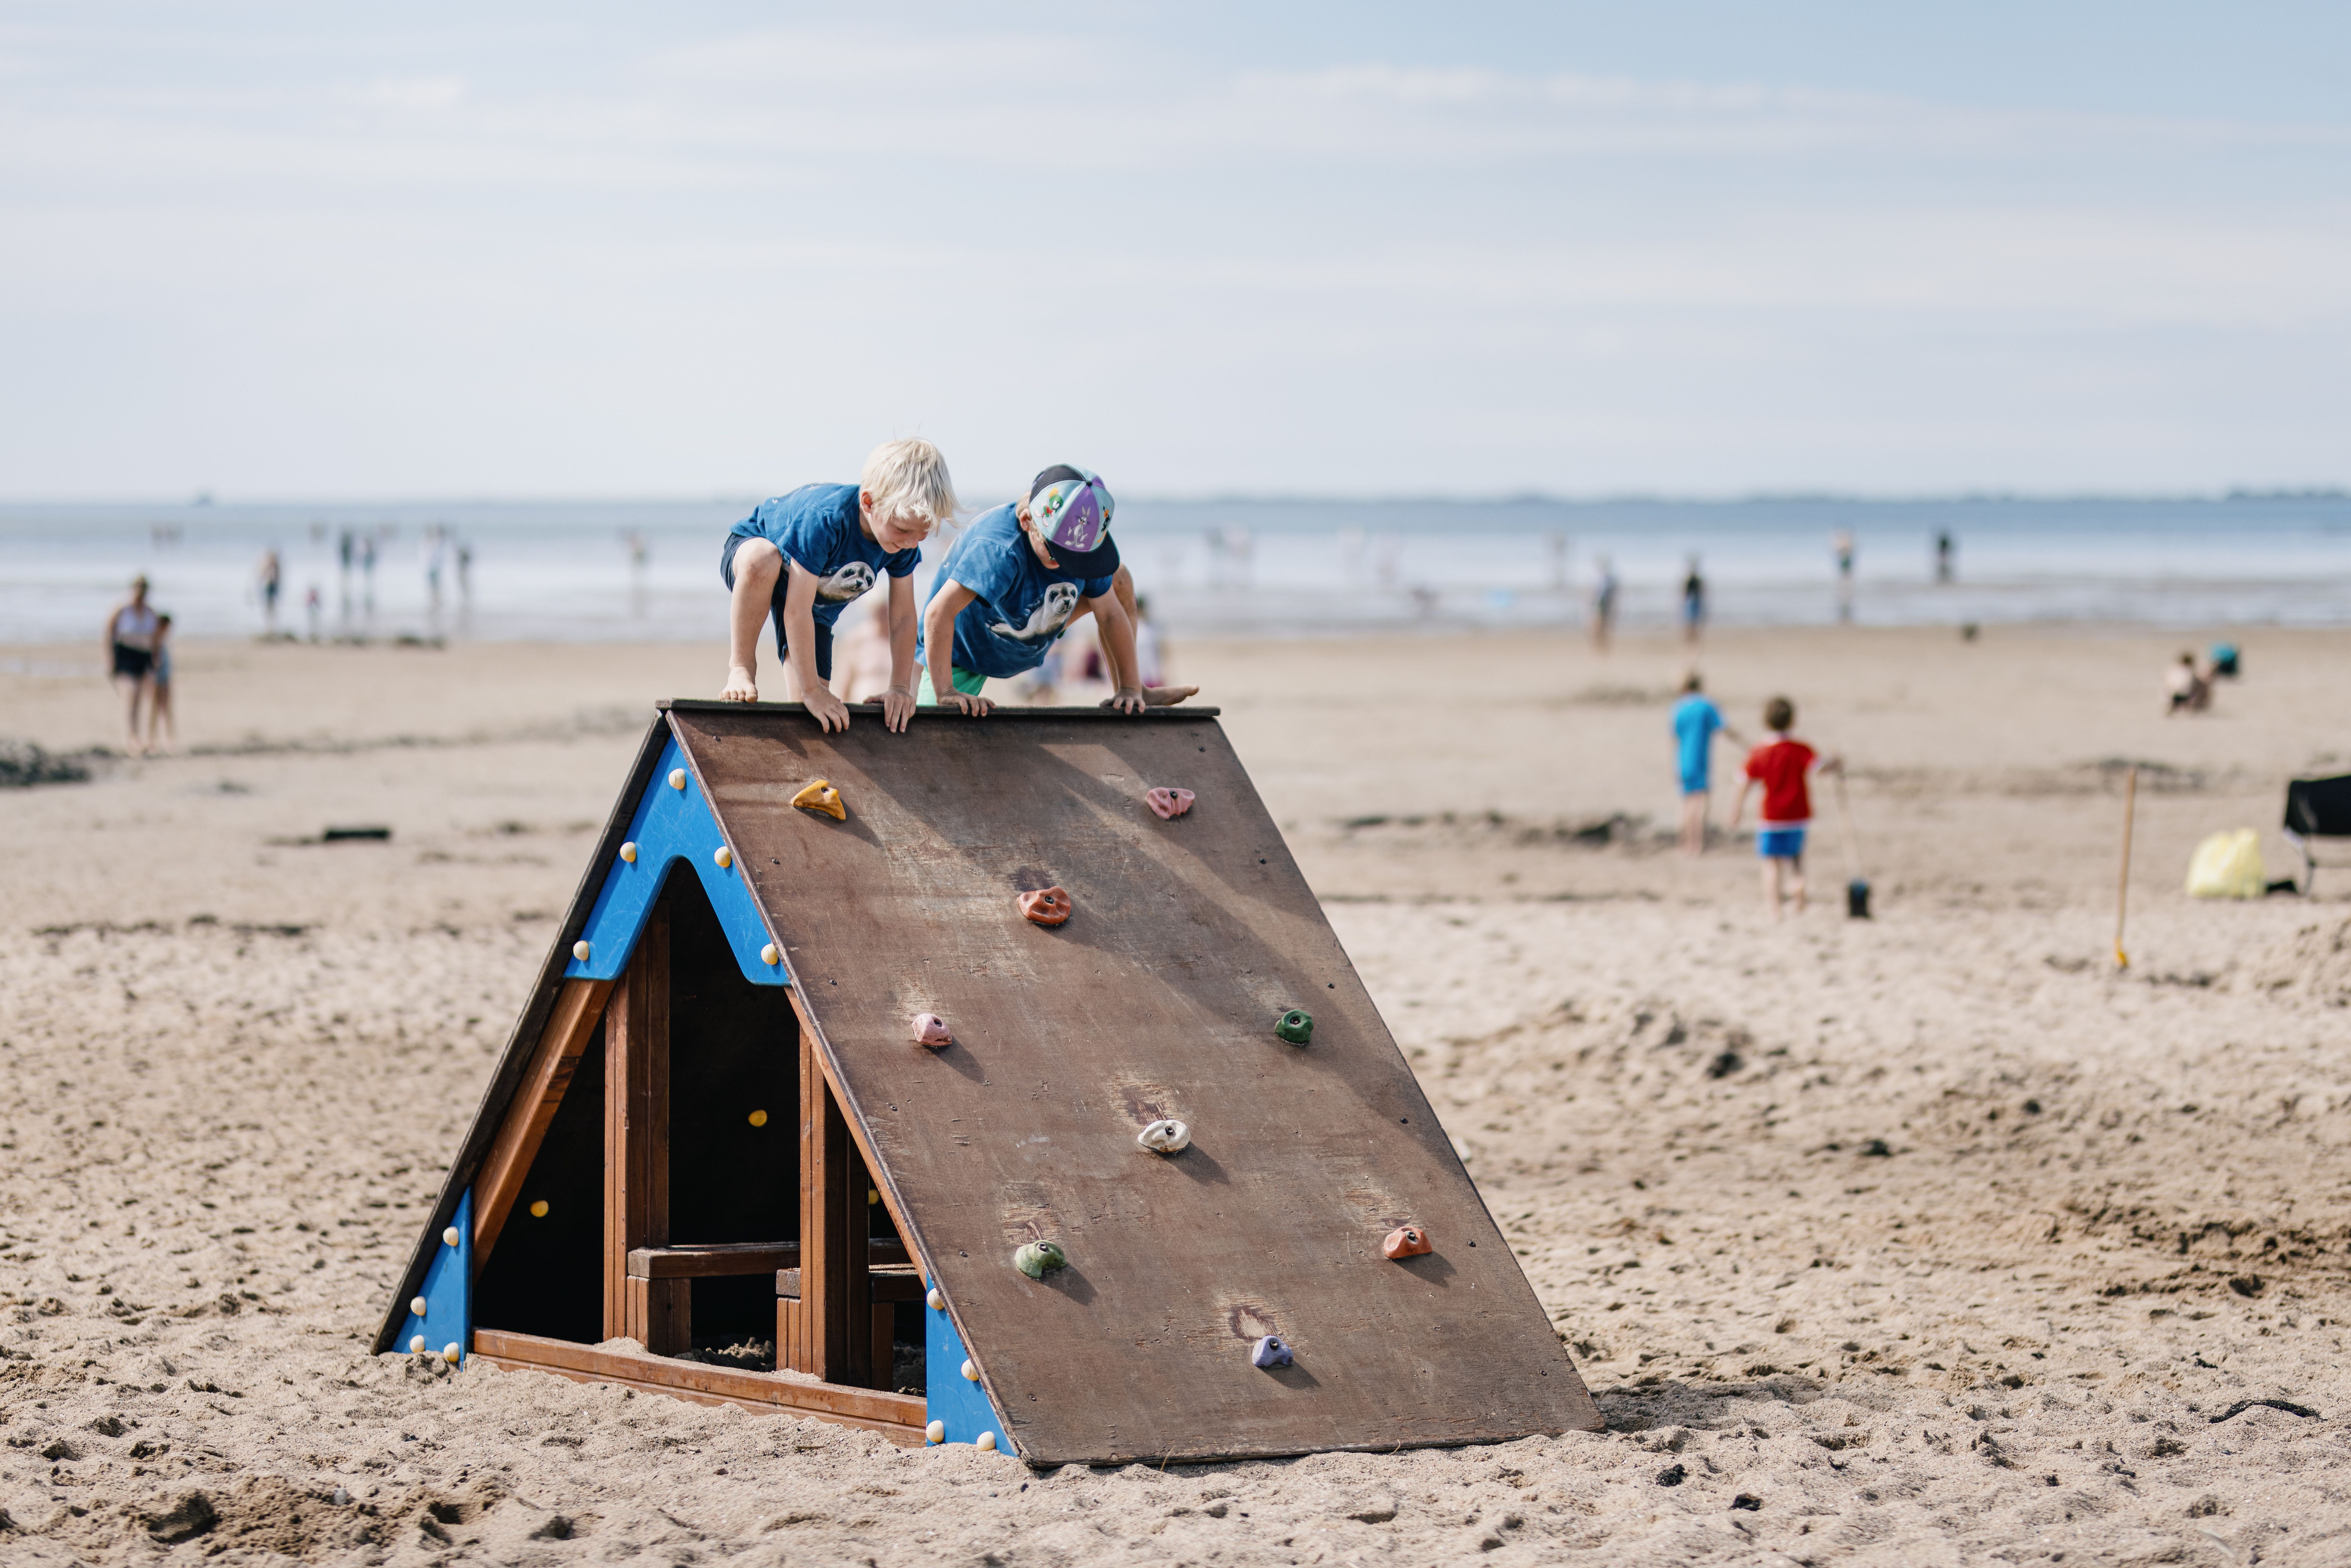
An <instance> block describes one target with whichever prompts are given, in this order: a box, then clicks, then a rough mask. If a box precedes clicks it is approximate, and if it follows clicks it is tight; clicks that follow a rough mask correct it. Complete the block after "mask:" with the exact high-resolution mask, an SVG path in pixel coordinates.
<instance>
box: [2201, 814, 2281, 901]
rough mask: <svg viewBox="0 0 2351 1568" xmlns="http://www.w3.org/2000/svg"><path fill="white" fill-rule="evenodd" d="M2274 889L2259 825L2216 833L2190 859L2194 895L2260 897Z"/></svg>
mask: <svg viewBox="0 0 2351 1568" xmlns="http://www.w3.org/2000/svg"><path fill="white" fill-rule="evenodd" d="M2269 889H2270V883H2269V873H2267V872H2265V871H2263V870H2262V835H2261V832H2260V830H2258V829H2255V828H2237V829H2234V830H2232V831H2229V832H2225V833H2214V834H2213V835H2212V836H2211V837H2210V838H2209V839H2206V840H2205V841H2203V842H2202V843H2200V844H2198V845H2197V846H2196V852H2195V854H2193V855H2191V856H2190V857H2189V861H2188V896H2189V897H2190V898H2259V897H2261V896H2262V894H2265V893H2267V892H2268V891H2269Z"/></svg>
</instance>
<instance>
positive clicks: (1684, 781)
mask: <svg viewBox="0 0 2351 1568" xmlns="http://www.w3.org/2000/svg"><path fill="white" fill-rule="evenodd" d="M1702 685H1703V683H1701V682H1700V681H1699V679H1698V672H1697V671H1696V670H1692V671H1691V672H1690V674H1689V678H1688V679H1687V680H1686V681H1684V682H1683V683H1682V700H1681V701H1679V702H1677V703H1676V704H1675V705H1674V719H1673V724H1674V755H1675V758H1676V760H1677V763H1678V765H1679V769H1680V774H1681V786H1682V853H1684V854H1686V855H1695V854H1702V853H1704V852H1705V851H1706V815H1707V805H1708V801H1709V800H1711V799H1712V798H1713V789H1714V737H1715V735H1716V732H1718V731H1719V732H1720V733H1722V734H1724V735H1727V736H1729V737H1730V743H1731V744H1732V745H1733V746H1744V745H1746V744H1747V743H1746V742H1745V741H1743V740H1741V739H1740V738H1739V732H1738V731H1737V730H1735V729H1733V728H1731V727H1730V725H1729V721H1728V720H1726V719H1725V718H1724V717H1723V716H1722V710H1721V709H1720V708H1719V707H1717V706H1714V704H1713V703H1712V702H1711V701H1709V700H1708V698H1707V696H1706V695H1705V694H1704V692H1703V691H1702V689H1701V687H1702Z"/></svg>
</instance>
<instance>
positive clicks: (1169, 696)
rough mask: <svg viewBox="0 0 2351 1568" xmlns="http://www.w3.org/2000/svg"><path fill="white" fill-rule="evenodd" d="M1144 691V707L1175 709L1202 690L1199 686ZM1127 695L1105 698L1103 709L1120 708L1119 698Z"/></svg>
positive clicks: (1167, 687)
mask: <svg viewBox="0 0 2351 1568" xmlns="http://www.w3.org/2000/svg"><path fill="white" fill-rule="evenodd" d="M1142 690H1143V706H1145V707H1173V706H1175V705H1176V704H1177V703H1180V702H1182V701H1183V700H1184V699H1185V698H1186V697H1188V696H1195V695H1198V693H1199V690H1200V688H1199V687H1197V686H1144V687H1143V688H1142ZM1123 695H1126V694H1125V693H1123V692H1121V693H1120V694H1118V696H1107V697H1104V698H1102V705H1101V706H1103V707H1115V706H1118V698H1119V696H1123Z"/></svg>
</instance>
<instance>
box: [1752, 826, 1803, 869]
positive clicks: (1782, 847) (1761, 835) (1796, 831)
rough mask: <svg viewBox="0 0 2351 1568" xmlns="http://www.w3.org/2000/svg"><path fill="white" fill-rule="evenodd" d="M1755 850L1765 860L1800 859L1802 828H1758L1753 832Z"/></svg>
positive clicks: (1801, 854) (1801, 853) (1801, 856)
mask: <svg viewBox="0 0 2351 1568" xmlns="http://www.w3.org/2000/svg"><path fill="white" fill-rule="evenodd" d="M1755 852H1756V853H1757V854H1759V855H1761V856H1762V857H1763V858H1764V859H1765V860H1772V861H1794V860H1802V859H1803V858H1804V830H1803V829H1802V828H1762V829H1759V830H1757V831H1756V834H1755Z"/></svg>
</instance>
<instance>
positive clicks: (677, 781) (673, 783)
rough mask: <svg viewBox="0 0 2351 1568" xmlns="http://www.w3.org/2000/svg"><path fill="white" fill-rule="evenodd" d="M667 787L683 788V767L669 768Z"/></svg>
mask: <svg viewBox="0 0 2351 1568" xmlns="http://www.w3.org/2000/svg"><path fill="white" fill-rule="evenodd" d="M669 787H670V788H671V789H684V788H685V769H684V768H671V769H670V770H669Z"/></svg>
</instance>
